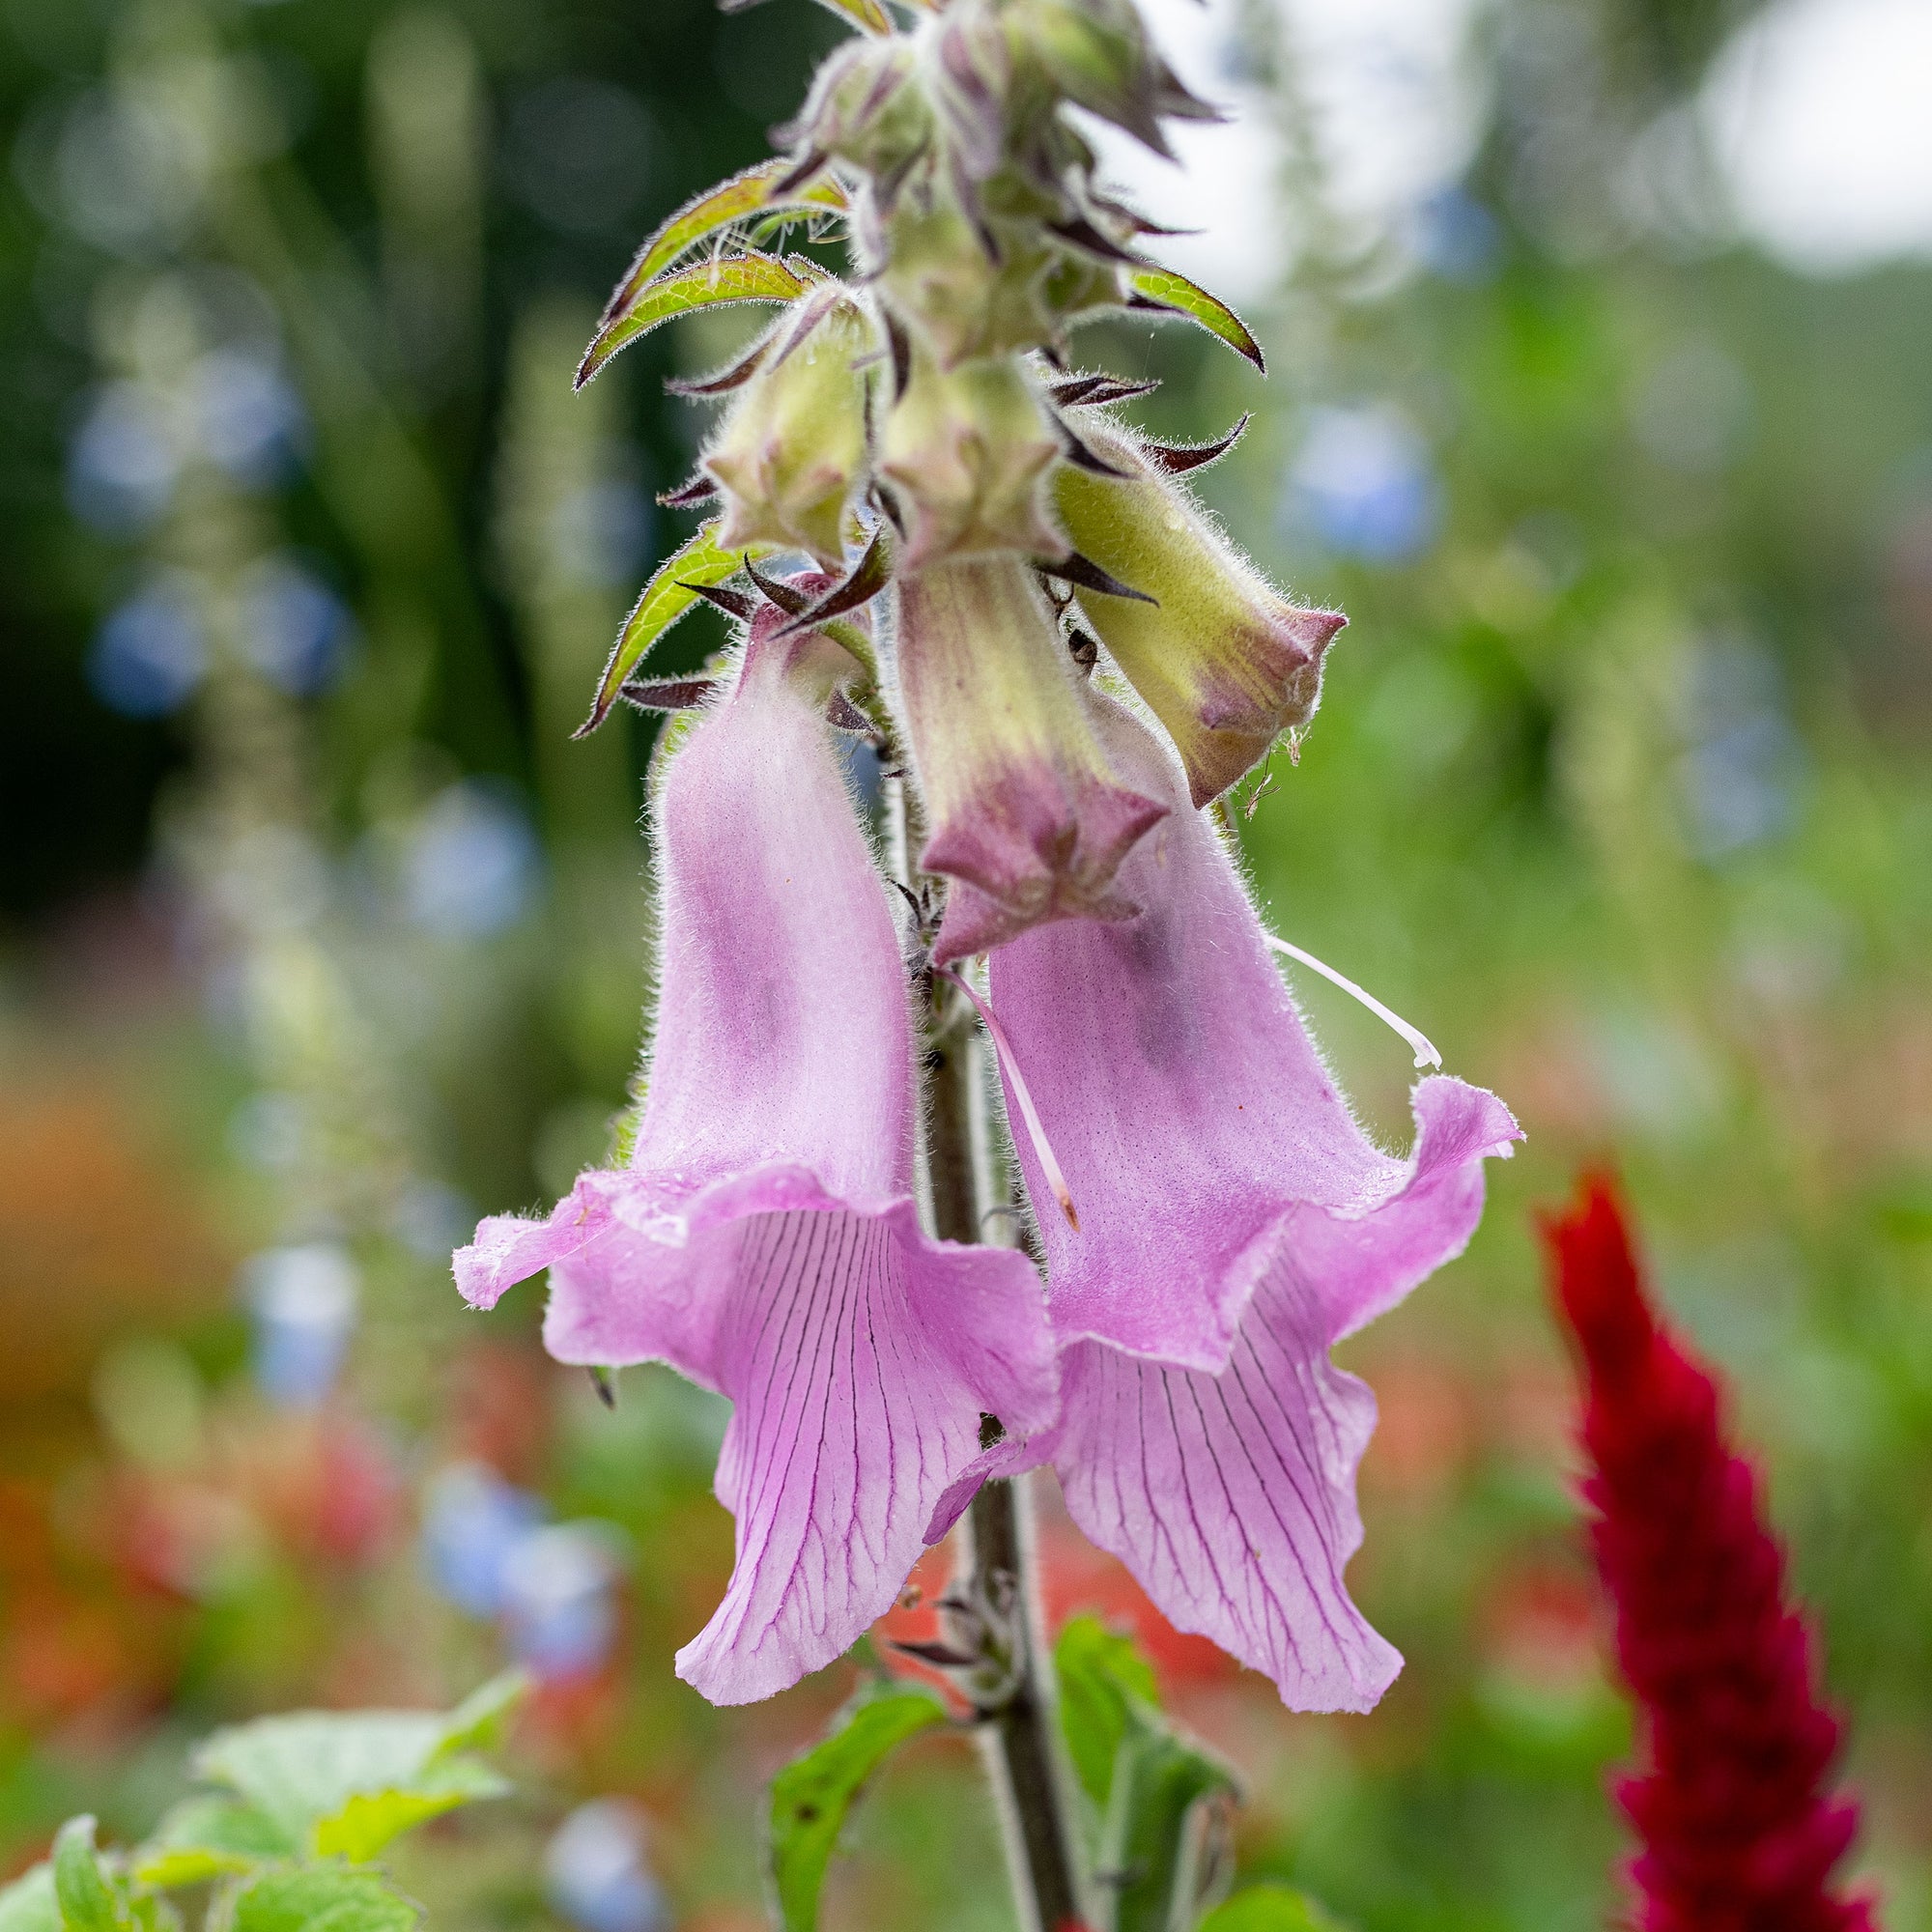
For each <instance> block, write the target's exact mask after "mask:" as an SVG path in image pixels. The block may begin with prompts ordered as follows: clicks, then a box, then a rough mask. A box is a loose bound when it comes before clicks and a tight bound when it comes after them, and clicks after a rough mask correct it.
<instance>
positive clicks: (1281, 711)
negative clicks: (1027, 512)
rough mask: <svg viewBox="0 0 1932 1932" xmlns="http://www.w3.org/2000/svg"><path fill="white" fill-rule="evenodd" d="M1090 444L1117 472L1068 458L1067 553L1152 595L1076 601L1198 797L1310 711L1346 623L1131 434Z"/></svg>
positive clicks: (1245, 766)
mask: <svg viewBox="0 0 1932 1932" xmlns="http://www.w3.org/2000/svg"><path fill="white" fill-rule="evenodd" d="M1088 440H1089V442H1090V444H1091V446H1092V448H1093V450H1094V454H1095V455H1097V456H1099V457H1101V458H1102V459H1103V460H1104V461H1105V462H1107V463H1108V464H1110V465H1112V466H1113V467H1114V468H1115V469H1119V470H1121V471H1123V472H1125V473H1124V474H1122V475H1120V476H1106V475H1101V474H1098V473H1096V472H1094V470H1091V469H1079V468H1076V467H1075V466H1073V465H1071V464H1068V465H1065V466H1064V467H1063V468H1062V469H1061V471H1060V473H1059V476H1058V478H1057V488H1056V495H1055V501H1056V504H1057V507H1058V509H1059V512H1060V516H1061V519H1062V522H1063V523H1064V524H1065V528H1066V531H1067V534H1068V535H1069V536H1070V537H1071V538H1072V541H1073V546H1074V548H1075V549H1076V550H1078V551H1079V552H1081V553H1082V554H1084V555H1086V556H1088V557H1091V558H1092V559H1093V560H1094V562H1095V563H1097V564H1098V565H1099V566H1100V567H1101V568H1102V569H1103V570H1105V571H1106V572H1107V573H1108V574H1109V575H1110V576H1113V577H1115V578H1118V579H1120V580H1121V581H1122V582H1125V583H1128V584H1131V585H1132V586H1133V587H1134V588H1135V589H1136V590H1139V591H1142V592H1143V593H1145V596H1146V597H1147V598H1151V600H1152V601H1151V602H1145V601H1142V599H1138V598H1130V597H1106V596H1088V597H1086V598H1083V599H1082V609H1083V610H1084V611H1085V612H1086V615H1087V618H1088V621H1089V622H1090V623H1092V625H1093V626H1094V630H1095V631H1096V632H1098V634H1099V637H1100V641H1101V642H1102V643H1104V644H1105V645H1106V647H1107V650H1108V653H1109V654H1110V655H1111V656H1112V658H1113V660H1114V662H1115V664H1117V665H1118V666H1119V667H1120V668H1121V672H1122V675H1123V676H1124V677H1125V678H1126V679H1127V681H1128V682H1129V683H1130V684H1131V685H1132V686H1133V687H1134V689H1135V691H1137V692H1138V693H1139V694H1140V696H1141V697H1142V699H1143V700H1144V701H1145V703H1146V704H1147V706H1148V709H1149V710H1151V712H1152V713H1153V715H1154V716H1155V717H1156V718H1157V719H1159V720H1160V722H1161V724H1162V725H1164V726H1165V727H1166V730H1167V732H1168V735H1169V736H1170V737H1171V738H1172V739H1173V740H1174V743H1175V746H1176V748H1177V749H1178V750H1179V753H1180V757H1181V762H1182V763H1183V764H1184V765H1185V766H1186V767H1187V783H1188V790H1189V794H1190V796H1191V797H1192V799H1193V801H1194V803H1195V804H1196V805H1206V804H1207V803H1208V801H1209V800H1210V799H1213V798H1217V797H1219V795H1220V794H1221V793H1222V792H1224V791H1226V790H1227V788H1228V787H1229V786H1230V785H1231V784H1233V783H1234V782H1235V781H1236V780H1237V779H1239V778H1240V777H1241V776H1242V775H1243V774H1244V773H1245V772H1247V771H1248V770H1249V769H1250V768H1251V767H1252V766H1253V765H1254V764H1255V763H1256V761H1257V760H1258V759H1260V758H1262V757H1263V756H1264V755H1265V754H1266V753H1267V750H1268V747H1269V746H1270V745H1272V744H1273V743H1274V741H1275V739H1276V738H1277V737H1278V736H1279V735H1280V734H1281V733H1282V732H1283V731H1284V730H1298V729H1299V728H1300V727H1301V726H1302V725H1306V724H1307V723H1308V721H1309V720H1310V719H1311V718H1312V717H1314V715H1315V707H1316V704H1317V703H1318V701H1319V700H1320V698H1321V663H1322V659H1323V657H1324V656H1325V655H1326V653H1327V650H1328V646H1329V645H1330V644H1331V643H1332V642H1333V641H1334V639H1335V635H1336V633H1337V632H1338V631H1340V630H1341V628H1342V626H1343V625H1344V624H1345V623H1346V622H1347V621H1348V620H1347V619H1346V618H1345V617H1343V616H1342V615H1341V614H1340V612H1339V611H1307V610H1302V609H1300V608H1298V607H1297V606H1295V605H1293V604H1291V603H1290V602H1289V601H1288V600H1287V599H1286V598H1285V597H1283V596H1281V595H1280V594H1279V593H1278V592H1277V591H1275V590H1274V589H1273V588H1272V587H1271V586H1270V585H1269V584H1268V583H1267V582H1266V581H1265V580H1264V578H1263V577H1262V575H1261V573H1260V572H1259V571H1257V570H1256V569H1255V568H1254V566H1253V565H1252V564H1250V563H1249V562H1248V561H1247V560H1246V559H1245V558H1244V557H1242V556H1240V555H1238V554H1236V552H1235V550H1234V549H1233V548H1232V546H1230V544H1229V543H1228V542H1227V540H1226V538H1224V537H1223V536H1222V535H1221V533H1220V532H1219V531H1218V530H1217V529H1215V527H1214V526H1213V525H1212V524H1211V523H1210V522H1209V521H1208V518H1207V517H1206V515H1205V514H1204V513H1203V512H1202V510H1201V508H1200V506H1199V505H1198V504H1197V503H1196V502H1195V501H1194V500H1193V498H1192V497H1191V496H1190V494H1189V493H1188V492H1187V490H1186V489H1185V488H1184V487H1183V486H1182V485H1181V484H1180V483H1179V482H1178V481H1176V480H1175V479H1174V478H1172V477H1171V476H1168V475H1166V474H1164V473H1163V472H1162V470H1161V469H1160V468H1159V466H1158V464H1157V463H1156V462H1155V461H1154V460H1153V459H1152V458H1151V456H1150V454H1149V453H1148V451H1147V450H1146V449H1145V448H1143V447H1141V446H1140V445H1139V444H1138V443H1137V442H1136V440H1135V439H1133V438H1132V437H1130V436H1128V435H1126V434H1125V433H1123V432H1122V431H1119V430H1118V429H1110V430H1108V431H1105V432H1102V433H1101V434H1099V435H1097V436H1093V437H1090V438H1089V439H1088Z"/></svg>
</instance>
